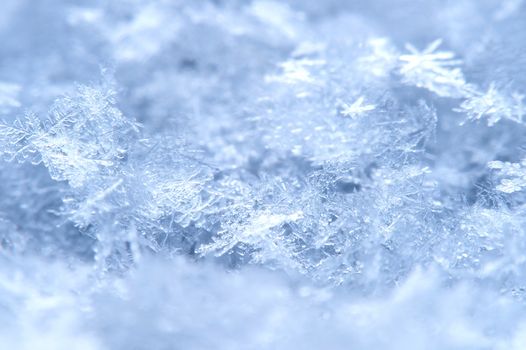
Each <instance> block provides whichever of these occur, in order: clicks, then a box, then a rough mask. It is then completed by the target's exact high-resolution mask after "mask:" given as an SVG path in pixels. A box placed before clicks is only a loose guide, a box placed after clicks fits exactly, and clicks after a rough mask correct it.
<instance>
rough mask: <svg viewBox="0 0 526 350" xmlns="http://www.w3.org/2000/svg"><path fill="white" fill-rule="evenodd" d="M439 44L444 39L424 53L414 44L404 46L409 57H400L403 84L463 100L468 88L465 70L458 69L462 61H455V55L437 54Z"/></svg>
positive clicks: (448, 53) (440, 52)
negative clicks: (463, 72)
mask: <svg viewBox="0 0 526 350" xmlns="http://www.w3.org/2000/svg"><path fill="white" fill-rule="evenodd" d="M440 44H442V40H441V39H438V40H435V41H433V42H432V43H431V44H429V45H428V46H427V47H426V48H425V49H424V50H423V51H419V50H418V49H416V48H415V47H414V46H413V45H411V44H407V45H406V46H405V47H406V49H407V50H408V51H409V54H405V55H400V57H399V60H400V61H401V66H400V69H399V72H400V74H401V75H402V77H403V82H404V83H406V84H409V85H415V86H418V87H422V88H425V89H428V90H429V91H432V92H434V93H436V94H437V95H439V96H442V97H462V96H464V95H465V93H466V92H465V90H466V89H469V86H468V84H466V81H465V79H464V75H463V74H462V71H461V70H460V69H459V68H456V67H457V66H458V65H460V64H461V63H462V61H461V60H458V59H454V58H455V54H454V53H453V52H449V51H436V50H437V49H438V47H439V46H440Z"/></svg>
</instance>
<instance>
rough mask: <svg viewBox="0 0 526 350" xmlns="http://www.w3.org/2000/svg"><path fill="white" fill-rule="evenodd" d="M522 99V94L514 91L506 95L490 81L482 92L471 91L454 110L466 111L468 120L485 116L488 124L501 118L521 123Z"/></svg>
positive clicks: (523, 111)
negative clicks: (486, 88)
mask: <svg viewBox="0 0 526 350" xmlns="http://www.w3.org/2000/svg"><path fill="white" fill-rule="evenodd" d="M523 100H524V95H521V94H519V93H516V92H515V93H513V94H512V95H511V96H506V95H504V94H502V93H501V92H499V91H498V90H497V88H496V87H495V84H494V83H492V84H490V86H489V88H488V90H487V91H486V92H484V93H480V92H477V91H473V92H472V95H471V96H470V97H468V98H467V99H466V100H465V101H464V102H462V104H461V105H460V108H457V109H455V110H456V111H457V112H463V113H466V114H467V116H468V118H469V119H470V120H479V119H481V118H482V117H487V118H488V125H489V126H492V125H494V124H495V123H497V122H498V121H499V120H501V119H503V118H504V119H508V120H512V121H515V122H517V123H522V121H523V120H522V118H523V116H524V113H525V109H524V104H523Z"/></svg>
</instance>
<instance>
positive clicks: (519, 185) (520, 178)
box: [488, 158, 526, 193]
mask: <svg viewBox="0 0 526 350" xmlns="http://www.w3.org/2000/svg"><path fill="white" fill-rule="evenodd" d="M488 167H489V168H490V169H495V170H497V171H499V172H500V173H501V175H502V176H505V177H507V178H506V179H503V180H502V181H501V182H500V184H499V185H497V190H499V191H501V192H504V193H514V192H518V191H521V190H522V189H524V188H526V158H525V159H523V160H522V161H521V162H520V163H510V162H501V161H498V160H496V161H492V162H489V163H488Z"/></svg>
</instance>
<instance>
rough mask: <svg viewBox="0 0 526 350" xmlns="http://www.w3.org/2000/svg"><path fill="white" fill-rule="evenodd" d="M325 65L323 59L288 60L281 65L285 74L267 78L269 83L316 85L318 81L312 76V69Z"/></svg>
mask: <svg viewBox="0 0 526 350" xmlns="http://www.w3.org/2000/svg"><path fill="white" fill-rule="evenodd" d="M323 65H325V61H324V60H321V59H307V58H303V59H296V60H294V59H293V60H288V61H285V62H283V63H281V64H280V66H281V68H282V70H283V73H282V74H280V75H270V76H267V77H266V79H265V80H266V81H267V82H279V83H284V84H301V83H309V84H315V83H316V79H315V78H314V77H313V76H312V72H311V70H312V68H313V67H319V66H323Z"/></svg>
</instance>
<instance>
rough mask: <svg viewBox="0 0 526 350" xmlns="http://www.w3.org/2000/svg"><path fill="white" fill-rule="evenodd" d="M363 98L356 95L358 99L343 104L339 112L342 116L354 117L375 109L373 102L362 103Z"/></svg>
mask: <svg viewBox="0 0 526 350" xmlns="http://www.w3.org/2000/svg"><path fill="white" fill-rule="evenodd" d="M364 101H365V98H364V97H363V96H360V97H358V99H357V100H356V101H355V102H354V103H352V104H350V105H349V104H347V103H345V104H343V109H342V110H341V111H340V114H341V115H343V116H344V117H351V118H353V119H354V118H356V117H358V116H359V115H361V114H363V113H366V112H370V111H373V110H375V109H376V106H375V105H373V104H364Z"/></svg>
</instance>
